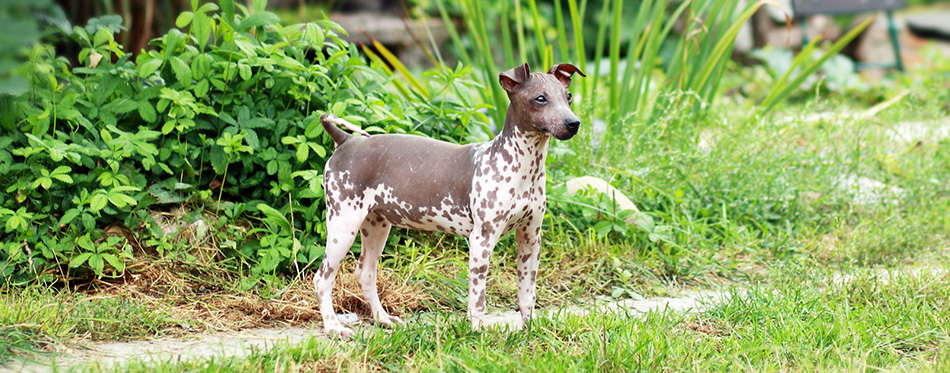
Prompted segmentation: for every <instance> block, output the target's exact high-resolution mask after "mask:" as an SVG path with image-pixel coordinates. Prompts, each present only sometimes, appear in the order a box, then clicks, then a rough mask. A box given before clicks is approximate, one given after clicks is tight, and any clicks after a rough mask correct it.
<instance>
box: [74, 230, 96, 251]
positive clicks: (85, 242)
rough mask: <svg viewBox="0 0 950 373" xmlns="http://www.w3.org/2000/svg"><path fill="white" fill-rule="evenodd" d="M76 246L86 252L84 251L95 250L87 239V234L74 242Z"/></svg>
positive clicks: (90, 240)
mask: <svg viewBox="0 0 950 373" xmlns="http://www.w3.org/2000/svg"><path fill="white" fill-rule="evenodd" d="M76 245H77V246H79V247H80V248H82V249H84V250H86V251H95V250H96V247H95V246H94V245H93V244H92V239H91V238H89V233H86V234H84V235H82V236H80V237H79V239H78V240H76Z"/></svg>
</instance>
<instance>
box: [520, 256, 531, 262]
mask: <svg viewBox="0 0 950 373" xmlns="http://www.w3.org/2000/svg"><path fill="white" fill-rule="evenodd" d="M528 259H531V254H525V255H524V256H522V257H521V262H522V263H525V262H527V261H528Z"/></svg>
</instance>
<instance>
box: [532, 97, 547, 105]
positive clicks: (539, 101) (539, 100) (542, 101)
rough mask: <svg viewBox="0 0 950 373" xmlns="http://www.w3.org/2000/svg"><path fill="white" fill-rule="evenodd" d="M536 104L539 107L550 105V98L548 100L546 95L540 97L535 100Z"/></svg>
mask: <svg viewBox="0 0 950 373" xmlns="http://www.w3.org/2000/svg"><path fill="white" fill-rule="evenodd" d="M534 103H536V104H538V105H544V104H546V103H548V98H547V97H544V95H540V96H538V97H535V98H534Z"/></svg>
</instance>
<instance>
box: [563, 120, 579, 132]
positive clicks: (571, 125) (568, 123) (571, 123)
mask: <svg viewBox="0 0 950 373" xmlns="http://www.w3.org/2000/svg"><path fill="white" fill-rule="evenodd" d="M564 126H565V127H567V129H569V130H571V132H576V131H577V129H578V128H580V127H581V120H580V119H577V118H570V119H567V120H565V121H564Z"/></svg>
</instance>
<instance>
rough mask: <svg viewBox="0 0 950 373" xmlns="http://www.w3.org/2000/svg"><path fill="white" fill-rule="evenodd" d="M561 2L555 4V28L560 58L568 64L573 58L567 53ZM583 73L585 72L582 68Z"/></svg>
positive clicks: (565, 30) (565, 29)
mask: <svg viewBox="0 0 950 373" xmlns="http://www.w3.org/2000/svg"><path fill="white" fill-rule="evenodd" d="M561 7H562V6H561V2H560V1H555V2H554V21H555V27H556V28H557V44H558V47H559V48H560V49H559V51H560V52H561V54H560V56H558V58H559V60H560V61H563V62H567V61H569V60H570V58H571V56H570V54H568V52H567V28H566V27H565V25H564V10H563V9H561ZM581 71H584V69H583V68H582V69H581Z"/></svg>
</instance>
